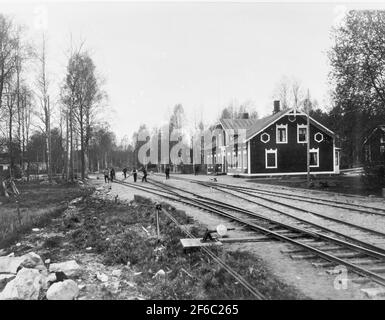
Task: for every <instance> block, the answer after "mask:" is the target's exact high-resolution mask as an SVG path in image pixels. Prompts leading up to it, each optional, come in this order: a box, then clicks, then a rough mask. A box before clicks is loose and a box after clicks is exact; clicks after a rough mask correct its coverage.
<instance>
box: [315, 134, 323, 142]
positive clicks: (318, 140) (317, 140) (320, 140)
mask: <svg viewBox="0 0 385 320" xmlns="http://www.w3.org/2000/svg"><path fill="white" fill-rule="evenodd" d="M317 135H320V136H321V139H317ZM314 141H316V142H318V143H321V142H322V141H324V135H323V134H322V133H321V132H317V133H316V134H315V135H314Z"/></svg>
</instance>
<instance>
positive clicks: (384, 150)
mask: <svg viewBox="0 0 385 320" xmlns="http://www.w3.org/2000/svg"><path fill="white" fill-rule="evenodd" d="M384 152H385V146H380V153H381V154H384Z"/></svg>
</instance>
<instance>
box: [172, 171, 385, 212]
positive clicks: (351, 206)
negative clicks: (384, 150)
mask: <svg viewBox="0 0 385 320" xmlns="http://www.w3.org/2000/svg"><path fill="white" fill-rule="evenodd" d="M173 179H178V180H184V181H190V182H192V183H198V184H199V183H202V181H199V180H195V179H189V178H186V177H177V176H173ZM215 185H216V186H222V187H224V188H229V189H233V190H243V191H245V192H250V193H257V194H265V195H274V196H279V197H281V198H284V199H291V200H299V201H302V202H308V203H313V204H319V205H323V206H328V207H334V208H340V209H346V210H350V211H356V212H359V213H364V214H370V215H378V216H383V217H385V209H383V208H378V207H373V206H368V205H364V204H357V203H352V202H346V201H339V200H333V199H322V198H320V197H311V196H308V195H304V194H295V193H293V190H294V189H293V190H288V191H289V192H290V193H288V192H282V191H278V190H276V189H275V190H271V188H269V187H265V188H261V187H260V188H255V187H253V188H252V187H245V186H239V185H230V184H225V183H219V182H215ZM312 192H314V191H312ZM320 194H321V193H320ZM332 195H340V194H332ZM341 196H344V197H346V196H350V195H345V194H344V195H341Z"/></svg>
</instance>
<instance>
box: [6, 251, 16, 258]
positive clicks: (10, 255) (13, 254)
mask: <svg viewBox="0 0 385 320" xmlns="http://www.w3.org/2000/svg"><path fill="white" fill-rule="evenodd" d="M14 256H15V253H14V252H11V253H10V254H9V255H7V257H14Z"/></svg>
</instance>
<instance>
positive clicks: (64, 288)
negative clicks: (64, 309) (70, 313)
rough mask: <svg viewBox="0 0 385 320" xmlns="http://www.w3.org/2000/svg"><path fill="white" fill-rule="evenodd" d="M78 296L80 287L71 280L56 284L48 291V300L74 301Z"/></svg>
mask: <svg viewBox="0 0 385 320" xmlns="http://www.w3.org/2000/svg"><path fill="white" fill-rule="evenodd" d="M78 295H79V288H78V285H77V284H76V282H75V281H73V280H71V279H67V280H64V281H62V282H55V283H54V284H53V285H52V286H50V287H49V289H48V291H47V299H48V300H73V299H75V298H76V297H77V296H78Z"/></svg>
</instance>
